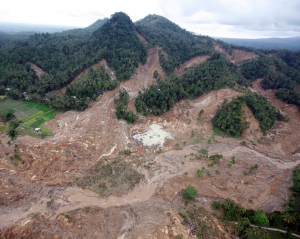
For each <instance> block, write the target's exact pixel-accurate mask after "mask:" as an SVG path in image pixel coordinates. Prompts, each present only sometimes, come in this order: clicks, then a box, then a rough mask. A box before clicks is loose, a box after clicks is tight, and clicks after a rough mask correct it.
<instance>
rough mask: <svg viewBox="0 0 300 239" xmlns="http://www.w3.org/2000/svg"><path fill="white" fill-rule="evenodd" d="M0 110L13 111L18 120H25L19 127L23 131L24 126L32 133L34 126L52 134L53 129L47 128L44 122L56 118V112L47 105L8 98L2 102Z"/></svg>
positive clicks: (44, 132)
mask: <svg viewBox="0 0 300 239" xmlns="http://www.w3.org/2000/svg"><path fill="white" fill-rule="evenodd" d="M0 112H11V113H13V114H14V115H15V116H16V117H17V118H18V120H21V121H23V124H22V125H20V126H19V127H18V128H19V129H21V131H22V128H23V129H27V130H28V131H29V132H31V133H32V132H33V131H34V128H40V129H41V131H42V133H43V134H44V135H48V136H49V135H51V131H50V130H49V129H47V128H46V127H45V126H44V124H45V123H46V122H47V121H49V120H51V119H54V118H55V114H54V112H53V111H52V110H51V109H50V108H49V107H47V106H45V105H40V104H36V103H33V102H26V101H17V100H12V99H6V100H5V101H3V102H0ZM22 132H26V130H25V131H24V130H23V131H22Z"/></svg>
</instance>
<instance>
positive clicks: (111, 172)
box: [74, 151, 143, 197]
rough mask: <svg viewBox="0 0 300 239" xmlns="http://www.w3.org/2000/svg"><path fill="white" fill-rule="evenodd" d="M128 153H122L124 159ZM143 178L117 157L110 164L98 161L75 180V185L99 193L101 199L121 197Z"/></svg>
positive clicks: (122, 159)
mask: <svg viewBox="0 0 300 239" xmlns="http://www.w3.org/2000/svg"><path fill="white" fill-rule="evenodd" d="M126 152H128V151H124V154H125V157H126V156H127V154H128V153H126ZM142 178H143V176H142V175H141V174H140V173H138V172H137V171H136V170H135V169H134V168H133V167H132V166H129V165H127V164H126V163H125V162H124V157H121V156H120V157H118V158H116V159H115V160H113V161H112V162H105V161H103V160H100V161H98V162H97V163H96V164H95V165H94V166H92V167H91V168H89V169H87V170H86V171H84V172H83V173H82V175H81V176H79V177H77V178H76V179H75V182H74V183H75V185H77V186H79V187H82V188H86V189H90V190H92V191H95V192H97V193H99V194H100V195H101V196H102V197H108V196H110V195H115V196H122V195H124V194H126V193H128V191H129V190H131V189H132V188H133V187H134V186H135V185H137V184H138V183H139V182H140V181H141V180H142Z"/></svg>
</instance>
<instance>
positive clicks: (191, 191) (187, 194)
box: [182, 185, 198, 199]
mask: <svg viewBox="0 0 300 239" xmlns="http://www.w3.org/2000/svg"><path fill="white" fill-rule="evenodd" d="M197 195H198V192H197V190H196V189H195V188H194V187H193V186H191V185H189V186H187V188H186V189H185V190H184V192H183V195H182V196H183V198H184V199H195V198H196V197H197Z"/></svg>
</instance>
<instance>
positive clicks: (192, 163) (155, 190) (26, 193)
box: [0, 48, 300, 238]
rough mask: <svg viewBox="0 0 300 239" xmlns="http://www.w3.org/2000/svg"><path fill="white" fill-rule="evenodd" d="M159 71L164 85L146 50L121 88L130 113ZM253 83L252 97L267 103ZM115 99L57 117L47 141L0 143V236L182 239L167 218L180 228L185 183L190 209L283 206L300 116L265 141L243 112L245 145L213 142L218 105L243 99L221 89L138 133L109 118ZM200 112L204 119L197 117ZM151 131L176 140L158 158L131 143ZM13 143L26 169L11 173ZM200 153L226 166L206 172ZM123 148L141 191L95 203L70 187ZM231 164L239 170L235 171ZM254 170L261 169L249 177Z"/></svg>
mask: <svg viewBox="0 0 300 239" xmlns="http://www.w3.org/2000/svg"><path fill="white" fill-rule="evenodd" d="M155 69H156V70H158V71H159V74H160V75H162V76H164V73H163V71H162V69H161V67H160V65H159V60H158V48H153V49H150V50H149V57H148V59H147V63H146V64H145V65H144V66H142V65H140V66H139V68H138V70H137V72H136V74H135V75H133V76H132V78H131V79H130V80H129V81H127V82H124V83H122V84H121V85H120V87H124V88H126V89H127V90H128V91H129V94H130V108H131V109H134V105H133V104H134V97H135V96H136V94H137V93H138V90H139V89H141V88H142V87H143V86H144V87H147V86H148V85H149V84H151V83H153V82H155V79H154V78H153V72H154V70H155ZM255 84H256V83H255ZM255 84H254V89H255V90H257V91H260V92H261V93H263V94H266V95H268V94H267V92H265V91H263V90H262V89H260V88H259V87H258V85H255ZM118 90H119V89H115V90H114V91H111V92H106V93H104V94H103V95H102V96H100V97H98V99H97V101H96V102H93V103H92V104H91V106H90V108H88V109H86V110H85V111H84V112H72V111H69V112H66V113H64V114H59V115H57V117H56V119H55V120H53V121H51V122H49V123H48V125H47V127H48V128H50V129H51V130H52V132H53V136H52V137H48V138H46V139H44V140H40V139H36V138H32V137H29V136H27V137H22V138H18V139H17V140H16V142H13V144H12V146H8V145H7V144H5V143H4V142H7V141H8V137H7V136H6V135H1V138H3V140H2V144H0V152H1V153H0V156H1V161H0V175H1V185H0V190H1V195H2V197H1V201H0V203H1V204H0V221H1V222H2V224H1V226H0V228H2V231H1V233H2V234H1V233H0V235H2V236H3V235H6V238H7V237H8V238H9V237H17V236H18V235H23V234H22V233H25V235H27V236H29V237H30V235H34V236H33V237H35V238H39V237H41V235H42V234H41V233H40V234H39V231H40V230H42V232H43V234H44V235H45V238H52V237H54V236H55V235H63V236H64V237H72V238H83V237H86V238H92V237H100V238H101V237H102V238H137V237H138V236H141V238H169V236H170V235H174V233H173V232H174V230H175V231H176V230H177V229H178V230H179V229H180V228H181V229H180V230H181V231H180V233H181V234H177V235H186V236H187V237H186V238H188V235H189V234H188V230H187V229H186V227H185V226H183V225H182V224H181V223H178V224H175V225H176V227H175V226H174V224H172V220H173V219H170V215H171V218H172V217H176V218H177V219H176V220H179V221H180V220H182V219H180V216H179V215H177V214H176V212H177V211H180V210H181V209H182V208H184V205H183V203H182V202H181V201H180V198H181V197H180V194H181V192H182V190H183V189H184V188H185V187H186V186H187V185H188V184H192V185H194V186H195V187H196V188H197V190H198V192H199V196H198V198H197V200H196V202H195V203H196V204H197V205H202V206H206V207H207V208H209V205H210V203H211V202H212V201H213V200H214V199H216V198H218V199H226V198H228V197H230V198H232V199H234V200H235V201H236V202H238V203H240V204H242V205H243V206H245V207H248V208H253V209H264V210H267V211H273V210H280V208H281V206H282V205H283V204H284V203H286V202H287V200H288V197H289V190H288V188H289V187H290V186H291V175H292V170H293V168H294V167H295V166H296V165H297V164H299V163H300V161H299V160H300V154H299V153H298V151H297V150H299V149H298V148H297V146H298V145H297V142H299V138H300V136H299V132H298V130H297V129H299V117H298V118H297V117H296V116H295V115H292V114H291V112H292V111H291V110H290V107H285V106H284V107H282V110H283V111H285V112H286V113H287V114H288V115H289V116H290V117H291V118H292V120H291V121H290V122H287V123H277V124H276V126H275V127H274V128H273V129H271V130H270V131H269V134H268V136H265V137H263V136H262V135H261V133H260V132H258V131H257V127H258V126H257V122H256V121H255V119H254V117H253V115H252V114H251V112H249V111H248V109H247V108H245V109H244V110H245V112H246V116H247V119H248V120H249V122H250V126H251V127H250V129H249V130H248V131H247V132H245V134H244V135H243V137H242V138H241V139H240V140H236V139H228V138H222V137H217V138H216V140H217V141H216V140H215V139H214V138H212V137H211V135H212V127H211V119H212V117H213V116H214V114H215V113H216V111H217V108H218V105H220V104H221V103H222V101H223V99H224V98H232V97H235V96H237V95H239V94H240V93H239V92H236V91H234V90H232V89H227V88H226V89H221V90H218V91H214V92H211V93H209V94H206V95H203V96H202V97H200V98H198V99H196V100H193V101H190V100H183V101H182V102H180V103H178V104H177V105H176V106H175V107H174V108H173V109H172V110H171V111H170V112H168V113H166V114H164V115H161V116H160V117H155V116H150V117H147V118H146V117H140V119H139V120H138V122H137V123H135V124H134V125H127V124H126V123H125V122H123V121H118V120H117V119H116V117H115V112H114V102H113V99H114V96H115V94H116V93H117V92H118ZM270 99H271V100H272V102H274V104H275V105H276V104H277V103H276V101H274V99H273V98H270ZM201 109H203V110H204V113H203V115H201V117H200V118H198V113H199V111H200V110H201ZM294 114H296V113H294ZM154 123H157V124H160V125H161V126H163V127H164V130H165V131H167V132H170V133H171V134H172V136H173V138H174V140H171V139H168V140H167V141H166V143H165V144H164V145H163V147H162V148H161V149H160V148H158V147H155V146H153V147H150V148H149V147H145V146H143V145H142V144H141V143H140V142H138V141H136V140H134V139H133V135H135V134H138V133H144V132H146V131H147V130H148V129H149V127H150V125H152V124H154ZM289 132H291V133H292V136H291V141H288V139H289V137H290V136H288V133H289ZM293 132H294V133H293ZM241 141H245V145H241V144H240V143H241ZM15 143H16V144H18V145H19V147H18V149H17V150H18V152H19V154H20V156H21V157H22V159H24V160H25V164H24V165H21V164H20V165H19V166H17V167H15V166H14V165H13V164H12V163H11V162H10V160H9V156H10V155H12V154H13V152H14V146H13V145H14V144H15ZM202 148H205V149H207V150H208V151H209V154H215V153H218V154H222V155H223V158H222V159H221V160H220V162H219V163H218V164H217V165H215V166H213V167H208V166H207V164H208V163H209V162H208V161H206V160H204V159H201V160H196V159H194V157H195V155H197V154H198V150H200V149H202ZM124 149H130V150H131V152H132V153H131V155H130V156H128V157H127V158H126V163H127V164H128V165H130V166H132V167H134V168H135V169H136V170H138V171H139V172H140V173H142V174H144V175H145V179H144V180H143V181H142V183H141V184H140V185H137V186H136V187H135V188H134V189H133V190H132V191H130V192H128V193H127V195H123V196H122V197H120V198H116V197H113V196H112V197H108V198H99V197H98V196H97V194H96V193H95V192H91V191H87V190H83V189H80V188H76V187H74V186H73V185H74V181H75V179H76V177H79V176H80V175H81V174H82V172H83V171H84V170H85V169H87V168H91V167H93V165H95V164H96V163H97V161H98V160H100V159H101V160H103V162H104V163H105V162H110V161H111V160H113V159H114V158H116V157H118V155H119V153H120V152H121V151H122V150H124ZM6 154H8V155H6ZM193 155H194V156H193ZM233 156H234V157H235V159H236V160H235V161H236V162H235V164H231V160H232V159H231V158H232V157H233ZM191 159H193V160H191ZM229 164H231V166H229ZM255 164H258V165H259V168H258V169H257V170H256V171H255V172H251V173H249V169H250V167H251V166H253V165H255ZM202 167H205V168H206V170H205V171H204V175H203V177H202V178H197V177H196V171H197V170H198V169H201V168H202ZM49 201H51V205H52V206H50V207H49V206H48V204H47V202H49ZM122 205H123V206H122ZM75 209H76V210H75ZM154 209H155V210H154ZM90 210H91V211H92V212H93V213H91V212H90ZM167 212H172V213H171V214H170V213H168V214H167ZM120 215H121V216H120ZM96 222H98V224H97V223H96ZM88 223H89V224H88ZM172 225H173V226H172ZM99 228H101V230H99ZM170 228H173V229H172V230H171V229H170ZM184 228H185V229H184ZM166 230H167V231H166ZM82 233H83V234H82ZM84 233H85V234H84ZM172 233H173V234H172Z"/></svg>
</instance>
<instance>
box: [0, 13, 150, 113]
mask: <svg viewBox="0 0 300 239" xmlns="http://www.w3.org/2000/svg"><path fill="white" fill-rule="evenodd" d="M94 30H95V31H94V32H93V33H92V34H87V35H85V34H83V36H82V35H81V36H80V35H76V34H75V35H73V36H72V33H70V34H69V35H68V34H66V35H63V36H57V37H56V36H55V35H52V34H48V33H46V34H44V33H43V34H34V35H32V36H31V37H30V38H29V39H28V40H27V41H24V42H22V43H18V44H16V45H15V46H13V47H10V48H5V49H3V50H2V51H1V55H0V72H1V74H0V85H1V87H0V94H1V95H2V94H5V93H6V94H8V95H9V96H10V97H12V98H13V99H24V98H25V96H24V95H23V92H24V91H26V92H28V93H29V96H30V100H31V101H35V102H38V103H45V101H46V98H47V96H46V93H48V92H49V91H52V90H57V89H61V88H62V87H65V86H67V85H68V84H69V83H70V82H71V81H72V80H73V79H74V78H75V77H76V76H77V75H78V74H79V73H80V72H82V71H83V70H85V69H86V68H88V67H90V66H91V65H92V64H95V63H97V62H99V61H100V60H101V59H103V58H104V59H106V60H107V62H108V64H109V66H110V67H111V68H112V69H113V70H114V72H115V75H116V77H117V79H118V80H126V79H128V78H129V77H130V76H131V74H132V73H133V72H134V71H135V69H136V68H137V66H138V63H139V62H142V63H144V62H145V60H146V56H147V51H146V49H145V47H144V45H143V43H142V42H141V41H140V40H139V39H138V37H137V35H136V27H135V25H134V24H133V23H132V21H131V19H130V18H129V17H128V16H127V15H126V14H124V13H115V14H113V15H112V16H111V18H110V19H109V20H107V21H106V22H105V23H104V24H103V25H102V27H100V28H98V29H97V30H96V29H95V28H94ZM28 61H30V62H34V63H35V64H36V65H38V66H39V67H41V68H42V69H43V70H44V71H45V72H47V73H45V74H42V76H41V77H40V79H38V78H37V76H36V75H35V72H34V71H33V69H32V68H31V66H30V65H28V64H26V62H28ZM82 81H86V79H83V80H82ZM90 83H93V84H94V82H93V81H89V84H85V83H83V82H80V83H79V84H80V88H79V89H78V88H76V89H74V88H73V89H71V90H76V92H77V91H80V92H77V93H81V94H82V95H84V98H86V97H89V98H90V99H92V98H94V97H93V95H94V94H97V93H98V94H99V92H97V90H98V88H97V87H94V88H93V89H92V91H93V92H91V90H90V88H89V87H90ZM96 84H97V83H96ZM77 86H78V85H77ZM6 87H9V88H11V89H10V90H5V88H6ZM108 88H109V87H108ZM89 94H91V96H89ZM96 96H98V95H96ZM78 97H79V96H78ZM64 100H65V99H64ZM58 101H62V99H59V100H58ZM51 102H52V101H51ZM52 103H55V104H54V106H53V107H55V106H56V107H55V108H62V107H61V106H60V107H58V106H59V104H62V103H64V102H58V103H56V102H52ZM48 104H49V105H50V102H49V103H48ZM64 105H68V103H65V104H64ZM73 105H74V106H75V107H77V108H78V109H82V108H83V107H82V105H81V104H79V105H76V104H75V103H74V104H73ZM66 109H69V107H66Z"/></svg>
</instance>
